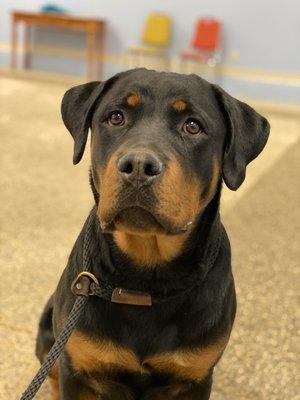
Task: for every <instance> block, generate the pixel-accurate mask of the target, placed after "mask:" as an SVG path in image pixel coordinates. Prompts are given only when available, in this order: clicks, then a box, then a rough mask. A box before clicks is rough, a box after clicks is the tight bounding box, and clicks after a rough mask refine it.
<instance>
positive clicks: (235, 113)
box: [214, 85, 270, 190]
mask: <svg viewBox="0 0 300 400" xmlns="http://www.w3.org/2000/svg"><path fill="white" fill-rule="evenodd" d="M214 89H215V92H216V96H217V100H218V102H219V105H220V107H221V108H222V112H223V113H224V116H225V120H226V124H227V138H226V146H225V152H224V158H223V179H224V181H225V183H226V185H227V186H228V187H229V189H231V190H237V189H238V188H239V187H240V185H241V184H242V183H243V181H244V179H245V175H246V166H247V164H249V163H250V162H251V161H252V160H254V158H256V157H257V156H258V155H259V153H260V152H261V151H262V150H263V148H264V146H265V144H266V142H267V140H268V136H269V132H270V125H269V123H268V121H267V120H266V119H265V118H264V117H262V116H261V115H260V114H258V113H257V112H256V111H254V110H253V108H251V107H250V106H248V105H247V104H245V103H243V102H241V101H239V100H237V99H235V98H233V97H232V96H230V95H229V94H228V93H226V92H225V91H224V90H223V89H221V88H220V87H219V86H215V85H214Z"/></svg>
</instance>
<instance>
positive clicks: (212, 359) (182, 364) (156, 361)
mask: <svg viewBox="0 0 300 400" xmlns="http://www.w3.org/2000/svg"><path fill="white" fill-rule="evenodd" d="M228 340H229V335H228V336H226V337H224V338H222V339H219V340H218V341H217V342H216V343H214V344H211V345H209V346H207V347H206V348H201V347H200V348H191V349H184V350H177V351H174V352H166V353H162V354H158V355H154V356H152V357H150V358H149V359H147V360H146V362H147V363H148V364H150V365H151V366H152V368H154V370H156V371H157V372H168V373H171V374H174V376H175V377H178V378H179V379H189V380H198V381H201V380H203V379H204V378H205V377H206V376H207V374H208V373H209V370H210V368H211V367H213V366H214V365H215V364H216V362H217V361H218V359H219V358H220V357H221V355H222V353H223V351H224V349H225V347H226V345H227V343H228Z"/></svg>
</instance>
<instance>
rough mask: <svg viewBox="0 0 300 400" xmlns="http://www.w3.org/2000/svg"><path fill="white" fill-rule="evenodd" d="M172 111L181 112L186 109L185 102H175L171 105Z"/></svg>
mask: <svg viewBox="0 0 300 400" xmlns="http://www.w3.org/2000/svg"><path fill="white" fill-rule="evenodd" d="M173 109H174V110H175V111H177V112H182V111H184V110H185V109H186V102H185V101H184V100H176V101H175V102H174V103H173Z"/></svg>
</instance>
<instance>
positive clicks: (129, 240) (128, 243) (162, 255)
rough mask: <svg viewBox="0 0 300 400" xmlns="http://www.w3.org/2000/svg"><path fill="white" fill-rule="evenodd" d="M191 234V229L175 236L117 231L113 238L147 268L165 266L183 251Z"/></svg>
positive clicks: (121, 248)
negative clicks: (144, 234)
mask: <svg viewBox="0 0 300 400" xmlns="http://www.w3.org/2000/svg"><path fill="white" fill-rule="evenodd" d="M189 234H190V231H189V232H185V233H182V234H179V235H174V236H170V235H163V234H157V235H151V236H141V235H134V234H130V233H127V232H121V231H116V232H114V233H113V238H114V240H115V242H116V244H117V246H118V247H119V248H120V250H121V251H122V252H123V253H124V254H126V255H127V256H128V257H129V258H130V259H131V260H132V261H133V262H134V263H135V264H137V265H139V266H141V267H145V268H147V267H148V268H152V267H153V266H156V265H159V266H161V267H162V268H163V266H165V265H167V264H168V263H169V262H170V261H172V260H174V258H176V257H177V256H178V255H179V254H180V253H181V252H182V249H183V247H184V243H185V242H186V240H187V239H188V236H189Z"/></svg>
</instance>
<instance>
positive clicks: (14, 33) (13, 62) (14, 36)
mask: <svg viewBox="0 0 300 400" xmlns="http://www.w3.org/2000/svg"><path fill="white" fill-rule="evenodd" d="M17 46H18V24H17V23H16V21H15V20H14V19H13V20H12V26H11V50H10V52H11V54H10V66H11V68H16V67H17Z"/></svg>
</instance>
